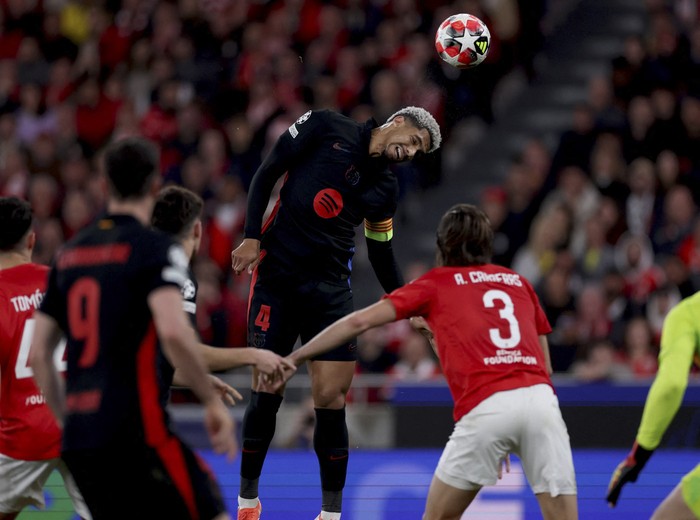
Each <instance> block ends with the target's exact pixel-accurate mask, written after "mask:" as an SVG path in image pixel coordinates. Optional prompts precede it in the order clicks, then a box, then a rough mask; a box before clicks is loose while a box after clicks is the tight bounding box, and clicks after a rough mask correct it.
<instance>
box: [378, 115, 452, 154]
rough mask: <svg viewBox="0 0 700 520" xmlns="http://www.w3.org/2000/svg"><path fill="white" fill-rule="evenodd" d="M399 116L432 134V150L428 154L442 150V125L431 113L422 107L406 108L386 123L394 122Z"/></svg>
mask: <svg viewBox="0 0 700 520" xmlns="http://www.w3.org/2000/svg"><path fill="white" fill-rule="evenodd" d="M397 116H403V117H405V118H406V119H408V120H409V121H411V122H412V123H413V126H415V127H416V128H420V129H423V128H425V129H426V130H427V131H428V134H430V150H428V153H431V152H434V151H435V150H437V149H438V148H440V143H442V135H440V125H438V123H437V121H435V118H434V117H433V116H432V114H431V113H430V112H428V111H427V110H426V109H424V108H421V107H404V108H402V109H401V110H398V111H397V112H395V113H393V114H392V115H390V116H389V118H388V119H387V120H386V122H387V123H388V122H390V121H393V119H394V118H395V117H397Z"/></svg>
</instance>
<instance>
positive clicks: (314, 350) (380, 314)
mask: <svg viewBox="0 0 700 520" xmlns="http://www.w3.org/2000/svg"><path fill="white" fill-rule="evenodd" d="M395 320H396V310H395V309H394V304H392V303H391V301H389V300H381V301H379V302H377V303H374V304H372V305H370V306H369V307H365V308H364V309H361V310H358V311H355V312H353V313H351V314H348V315H347V316H345V317H344V318H341V319H340V320H338V321H336V322H335V323H333V324H332V325H329V326H328V327H326V328H325V329H324V330H322V331H321V332H319V333H318V334H317V335H316V336H315V337H314V338H312V339H311V341H309V342H308V343H307V344H306V345H304V346H302V347H301V348H299V349H297V350H295V351H294V352H292V353H291V354H290V355H289V356H288V359H290V360H291V361H292V362H293V363H294V364H295V365H296V366H299V365H301V364H302V363H303V362H305V361H308V360H309V359H311V358H313V357H316V356H318V355H320V354H323V353H324V352H328V351H329V350H333V349H334V348H335V347H337V346H338V345H340V344H341V343H344V342H346V341H348V340H350V339H352V338H354V337H355V336H358V335H359V334H362V333H363V332H365V331H366V330H368V329H371V328H374V327H378V326H380V325H384V324H385V323H390V322H392V321H395Z"/></svg>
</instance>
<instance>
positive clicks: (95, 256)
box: [41, 215, 187, 450]
mask: <svg viewBox="0 0 700 520" xmlns="http://www.w3.org/2000/svg"><path fill="white" fill-rule="evenodd" d="M186 278H187V259H186V257H185V254H184V251H183V250H182V248H181V247H180V246H178V245H176V244H174V243H173V242H172V240H171V238H170V237H168V236H167V235H165V234H164V233H161V232H158V231H154V230H152V229H148V228H146V227H145V226H143V225H141V223H139V222H138V221H137V220H136V219H134V218H133V217H130V216H126V215H111V216H107V217H104V218H102V219H100V220H99V221H97V222H96V223H95V224H93V225H92V226H90V227H89V228H87V229H86V230H84V231H83V232H81V233H79V234H78V236H77V237H76V238H75V239H73V240H72V241H70V242H69V243H68V244H66V246H65V247H64V248H63V249H62V250H61V251H60V252H59V254H58V255H57V258H56V261H55V264H54V266H53V267H52V270H51V274H50V277H49V286H48V289H47V292H46V297H45V298H44V301H43V303H42V306H41V311H42V312H44V313H46V314H48V315H49V316H52V317H53V318H54V319H55V320H56V321H57V322H58V324H59V326H60V327H61V329H63V331H64V332H65V334H66V337H67V340H68V343H67V348H66V351H67V372H66V407H67V416H66V421H65V429H64V433H63V449H64V450H74V449H91V448H99V447H105V446H109V445H110V444H112V443H114V442H118V443H120V444H122V445H124V444H128V443H139V442H140V443H146V444H148V445H151V446H153V445H157V444H158V443H160V442H162V441H163V440H164V439H165V438H167V436H168V435H169V431H168V417H167V414H166V412H165V410H164V408H163V406H162V404H161V403H162V387H161V385H160V384H159V379H158V368H157V358H158V350H159V346H158V341H157V335H156V331H155V326H154V323H153V317H152V315H151V311H150V309H149V306H148V302H147V300H148V296H149V294H150V293H151V292H153V291H155V290H157V289H159V288H161V287H164V286H167V285H174V286H176V287H178V288H181V287H182V286H183V284H184V283H185V280H186Z"/></svg>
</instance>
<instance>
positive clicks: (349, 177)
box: [345, 164, 360, 186]
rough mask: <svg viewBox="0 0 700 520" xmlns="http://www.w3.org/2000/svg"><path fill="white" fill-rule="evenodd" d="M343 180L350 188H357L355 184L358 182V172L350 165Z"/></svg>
mask: <svg viewBox="0 0 700 520" xmlns="http://www.w3.org/2000/svg"><path fill="white" fill-rule="evenodd" d="M345 180H346V181H348V184H350V186H357V183H359V182H360V172H358V171H357V169H356V168H355V165H354V164H351V165H350V167H349V168H348V169H347V170H346V171H345Z"/></svg>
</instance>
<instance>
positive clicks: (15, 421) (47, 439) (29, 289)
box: [0, 263, 62, 460]
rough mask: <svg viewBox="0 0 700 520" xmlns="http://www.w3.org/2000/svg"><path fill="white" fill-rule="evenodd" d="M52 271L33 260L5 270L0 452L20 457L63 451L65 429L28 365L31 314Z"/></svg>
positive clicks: (1, 276) (0, 276)
mask: <svg viewBox="0 0 700 520" xmlns="http://www.w3.org/2000/svg"><path fill="white" fill-rule="evenodd" d="M48 271H49V269H48V267H46V266H43V265H37V264H31V263H27V264H22V265H19V266H16V267H12V268H10V269H3V270H0V453H2V454H4V455H7V456H8V457H12V458H14V459H20V460H45V459H51V458H54V457H58V456H59V454H60V448H61V431H60V430H59V428H58V425H57V424H56V420H55V419H54V416H53V414H52V413H51V410H50V409H49V407H48V406H47V405H46V404H45V402H44V396H43V395H42V393H41V391H40V390H39V389H38V388H37V386H36V385H35V384H34V379H33V377H32V375H33V374H32V369H31V368H30V367H29V347H30V346H31V343H32V336H33V332H34V320H33V319H32V315H33V314H34V311H35V310H36V308H37V307H38V306H39V304H40V303H41V300H42V299H43V298H44V291H45V290H46V281H47V277H48ZM57 352H60V353H62V349H58V350H57Z"/></svg>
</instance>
